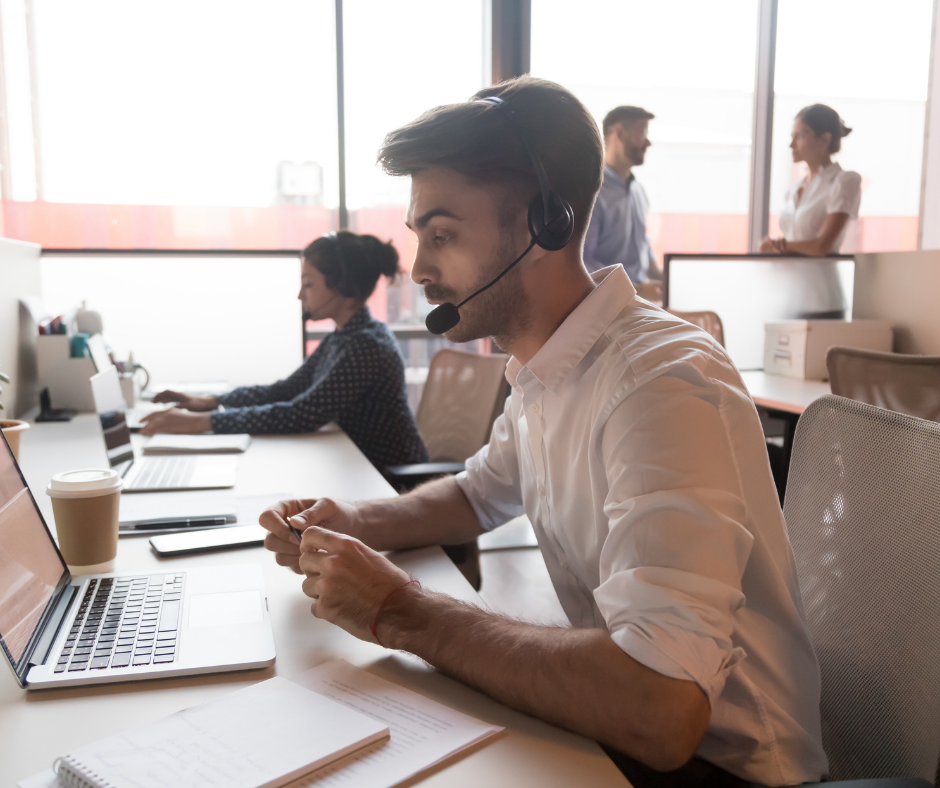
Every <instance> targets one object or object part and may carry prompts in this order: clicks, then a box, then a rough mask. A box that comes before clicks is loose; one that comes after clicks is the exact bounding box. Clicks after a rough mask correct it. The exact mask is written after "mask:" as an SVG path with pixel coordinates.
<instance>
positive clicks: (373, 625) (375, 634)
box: [369, 580, 421, 648]
mask: <svg viewBox="0 0 940 788" xmlns="http://www.w3.org/2000/svg"><path fill="white" fill-rule="evenodd" d="M412 583H418V581H417V580H409V581H408V582H406V583H402V584H401V585H400V586H398V588H393V589H392V590H391V591H389V592H388V596H387V597H385V599H384V600H383V602H382V604H381V605H379V609H378V610H377V611H376V612H375V620H374V621H373V622H372V623H371V624H369V631H370V632H372V637H374V638H375V642H376V643H378V644H379V645H380V646H382V641H380V640H379V633H378V632H376V627H378V625H379V616H380V615H382V611H383V610H384V609H385V606H386V605H387V604H388V600H389V599H391V598H392V594H395V593H397V592H398V591H401V590H402V589H403V588H404V587H405V586H410V585H411V584H412ZM418 585H419V586H420V585H421V584H420V583H418ZM382 648H385V646H382Z"/></svg>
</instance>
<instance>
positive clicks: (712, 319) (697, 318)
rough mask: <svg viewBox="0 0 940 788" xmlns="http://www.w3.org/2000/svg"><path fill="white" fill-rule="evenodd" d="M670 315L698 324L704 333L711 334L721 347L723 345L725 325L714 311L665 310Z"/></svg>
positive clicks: (694, 324)
mask: <svg viewBox="0 0 940 788" xmlns="http://www.w3.org/2000/svg"><path fill="white" fill-rule="evenodd" d="M666 311H667V312H668V313H669V314H670V315H674V316H675V317H678V318H679V319H680V320H684V321H685V322H686V323H691V324H692V325H693V326H698V327H699V328H700V329H702V331H704V332H705V333H706V334H711V335H712V336H713V337H714V338H715V341H716V342H718V344H719V345H721V346H722V347H724V346H725V327H724V326H723V325H722V322H721V318H720V317H718V314H717V313H716V312H679V311H677V310H675V309H667V310H666Z"/></svg>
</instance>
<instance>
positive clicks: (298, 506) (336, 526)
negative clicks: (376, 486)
mask: <svg viewBox="0 0 940 788" xmlns="http://www.w3.org/2000/svg"><path fill="white" fill-rule="evenodd" d="M355 512H356V508H355V506H353V505H352V504H348V503H344V502H342V501H334V500H331V499H330V498H320V499H316V498H304V499H300V500H293V501H281V502H280V503H278V504H277V505H276V506H272V507H271V508H270V509H266V510H265V511H263V512H262V513H261V517H260V518H258V522H259V524H260V525H261V526H262V527H263V528H266V529H267V530H268V531H270V532H271V533H269V534H268V535H267V536H266V537H265V540H264V546H265V547H266V548H267V549H268V550H270V551H271V552H272V553H274V560H275V561H277V563H279V564H280V565H281V566H286V567H288V568H290V569H293V570H294V571H295V572H296V573H297V574H298V575H302V574H303V571H302V570H301V568H300V545H299V544H298V543H297V537H296V536H294V534H293V533H291V530H290V528H288V527H287V520H288V519H290V525H291V526H292V527H293V528H296V529H297V530H298V531H300V532H301V533H303V532H304V531H305V530H306V529H307V528H309V527H310V526H312V525H317V526H322V527H323V528H329V529H330V530H331V531H336V532H337V533H343V534H349V533H352V532H353V531H354V529H355Z"/></svg>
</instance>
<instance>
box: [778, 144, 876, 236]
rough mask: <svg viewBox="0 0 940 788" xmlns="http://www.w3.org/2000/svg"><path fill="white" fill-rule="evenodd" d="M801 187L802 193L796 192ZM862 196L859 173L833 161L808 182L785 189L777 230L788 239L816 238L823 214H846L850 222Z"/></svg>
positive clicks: (856, 213)
mask: <svg viewBox="0 0 940 788" xmlns="http://www.w3.org/2000/svg"><path fill="white" fill-rule="evenodd" d="M801 187H802V188H803V196H802V197H801V198H800V199H799V201H797V194H798V193H799V190H800V188H801ZM861 199H862V176H861V175H859V174H858V173H857V172H852V171H847V170H843V169H842V168H841V167H840V166H839V165H838V164H837V163H836V162H833V163H832V164H830V165H829V166H827V167H825V168H824V169H822V170H820V171H819V172H818V173H817V174H816V177H815V178H813V180H812V181H810V182H809V184H807V183H806V179H804V180H803V181H801V182H800V183H797V184H794V185H793V186H791V187H790V188H789V189H788V190H787V196H786V199H785V201H784V206H783V210H782V211H780V231H781V232H782V233H783V237H784V238H786V239H787V240H788V241H811V240H812V239H813V238H818V237H819V233H820V232H821V231H822V226H823V223H824V222H825V221H826V216H827V215H828V214H830V213H847V214H848V215H849V221H853V220H855V219H858V206H859V203H860V202H861ZM848 226H849V225H848V222H846V225H845V227H843V228H842V232H841V233H840V234H839V237H838V238H837V239H836V243H835V246H834V247H833V248H834V250H835V251H838V250H839V247H841V246H842V241H843V239H844V238H845V233H846V230H847V229H848Z"/></svg>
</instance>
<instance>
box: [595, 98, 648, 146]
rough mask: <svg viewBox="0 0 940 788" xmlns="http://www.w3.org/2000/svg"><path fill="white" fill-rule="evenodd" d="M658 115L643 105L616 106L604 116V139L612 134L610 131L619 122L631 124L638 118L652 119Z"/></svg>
mask: <svg viewBox="0 0 940 788" xmlns="http://www.w3.org/2000/svg"><path fill="white" fill-rule="evenodd" d="M655 117H656V116H655V115H654V114H653V113H652V112H648V111H647V110H645V109H643V107H628V106H623V107H614V108H613V109H612V110H611V111H610V112H608V113H607V114H606V115H605V116H604V139H605V140H606V139H607V138H608V137H609V136H610V131H611V129H613V127H614V126H616V125H617V124H618V123H625V124H628V125H629V124H630V123H633V122H635V121H638V120H652V119H653V118H655Z"/></svg>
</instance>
